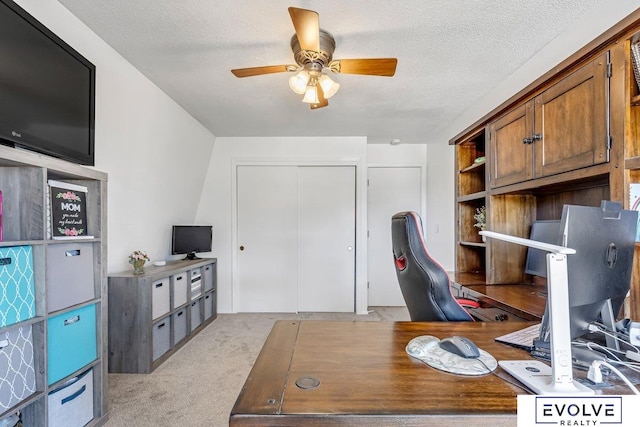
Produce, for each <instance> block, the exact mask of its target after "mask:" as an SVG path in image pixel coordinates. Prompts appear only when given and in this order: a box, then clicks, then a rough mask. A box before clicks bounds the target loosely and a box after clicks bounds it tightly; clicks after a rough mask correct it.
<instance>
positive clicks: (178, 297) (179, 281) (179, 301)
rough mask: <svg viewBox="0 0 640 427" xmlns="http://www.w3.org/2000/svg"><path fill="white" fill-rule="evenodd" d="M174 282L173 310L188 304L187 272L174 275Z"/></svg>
mask: <svg viewBox="0 0 640 427" xmlns="http://www.w3.org/2000/svg"><path fill="white" fill-rule="evenodd" d="M172 280H173V308H177V307H180V306H181V305H184V304H186V303H187V284H188V280H187V272H186V271H184V272H182V273H180V274H174V275H173V276H172Z"/></svg>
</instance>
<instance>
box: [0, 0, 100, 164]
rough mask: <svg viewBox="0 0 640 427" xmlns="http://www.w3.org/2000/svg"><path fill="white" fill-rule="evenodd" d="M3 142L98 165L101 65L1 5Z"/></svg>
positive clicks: (2, 1) (5, 0)
mask: <svg viewBox="0 0 640 427" xmlns="http://www.w3.org/2000/svg"><path fill="white" fill-rule="evenodd" d="M0 61H1V64H2V65H1V66H0V143H2V144H4V145H10V146H14V147H20V148H26V149H30V150H34V151H38V152H40V153H44V154H48V155H51V156H55V157H59V158H62V159H65V160H69V161H72V162H75V163H79V164H84V165H91V166H93V165H94V164H95V160H94V144H95V142H94V141H95V136H94V131H95V66H94V65H93V64H92V63H91V62H89V61H88V60H87V59H86V58H84V57H83V56H82V55H80V54H79V53H78V52H77V51H75V50H74V49H73V48H72V47H71V46H69V45H68V44H67V43H65V42H64V41H63V40H62V39H60V38H59V37H58V36H56V35H55V34H53V33H52V32H51V31H50V30H48V29H47V28H46V27H45V26H44V25H42V24H41V23H40V22H39V21H38V20H36V19H35V18H34V17H32V16H31V15H29V14H28V13H27V12H26V11H25V10H24V9H22V8H20V7H19V6H18V5H16V4H15V3H13V2H12V1H10V0H0Z"/></svg>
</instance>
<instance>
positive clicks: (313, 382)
mask: <svg viewBox="0 0 640 427" xmlns="http://www.w3.org/2000/svg"><path fill="white" fill-rule="evenodd" d="M319 385H320V380H319V379H317V378H314V377H300V378H298V379H297V380H296V386H298V388H301V389H303V390H311V389H314V388H317V387H318V386H319Z"/></svg>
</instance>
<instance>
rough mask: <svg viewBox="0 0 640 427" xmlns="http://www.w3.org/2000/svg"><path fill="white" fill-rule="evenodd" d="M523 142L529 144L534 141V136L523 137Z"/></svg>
mask: <svg viewBox="0 0 640 427" xmlns="http://www.w3.org/2000/svg"><path fill="white" fill-rule="evenodd" d="M522 143H523V144H525V145H527V144H531V143H533V138H523V139H522Z"/></svg>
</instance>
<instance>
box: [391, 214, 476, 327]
mask: <svg viewBox="0 0 640 427" xmlns="http://www.w3.org/2000/svg"><path fill="white" fill-rule="evenodd" d="M391 240H392V244H393V257H394V263H395V268H396V274H397V276H398V282H399V283H400V289H401V290H402V296H403V297H404V300H405V302H406V304H407V309H408V310H409V316H410V317H411V320H412V321H414V322H427V321H439V320H441V321H464V320H468V321H473V317H471V315H470V314H469V312H467V310H465V309H464V308H463V307H462V306H461V305H460V304H459V303H458V301H456V299H455V298H454V296H453V294H452V293H451V287H450V281H449V276H448V275H447V272H446V271H445V269H444V268H443V267H442V266H441V265H440V264H438V262H437V261H436V260H434V259H433V258H431V257H430V256H429V253H428V252H427V248H426V246H425V243H424V238H423V236H422V223H421V220H420V216H419V215H418V214H417V213H415V212H399V213H397V214H395V215H394V216H393V217H392V219H391Z"/></svg>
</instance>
